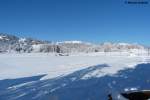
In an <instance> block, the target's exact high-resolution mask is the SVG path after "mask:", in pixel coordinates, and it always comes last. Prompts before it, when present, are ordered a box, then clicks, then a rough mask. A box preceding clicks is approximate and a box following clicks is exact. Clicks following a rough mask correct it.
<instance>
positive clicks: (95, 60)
mask: <svg viewBox="0 0 150 100" xmlns="http://www.w3.org/2000/svg"><path fill="white" fill-rule="evenodd" d="M118 54H119V53H118ZM55 55H56V54H52V53H22V54H0V69H1V70H0V80H3V79H14V78H21V77H29V76H36V75H41V74H47V75H46V76H45V77H43V78H42V80H44V79H50V78H55V77H59V76H62V75H63V76H64V75H68V74H70V73H73V72H75V71H78V70H81V69H85V68H88V67H92V66H95V65H99V64H107V65H108V66H110V67H104V68H102V69H100V70H96V71H93V72H90V73H88V74H86V75H85V76H83V77H82V79H88V78H90V77H101V76H104V75H114V74H116V73H117V72H118V71H120V70H124V69H127V68H134V67H135V65H137V64H140V63H145V62H148V61H149V60H147V59H149V57H145V56H131V55H128V54H127V55H126V54H124V55H116V53H115V54H113V53H112V55H109V54H108V55H106V54H105V53H100V54H98V53H97V54H92V53H91V54H78V55H70V56H55Z"/></svg>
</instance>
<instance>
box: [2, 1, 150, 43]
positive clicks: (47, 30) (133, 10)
mask: <svg viewBox="0 0 150 100" xmlns="http://www.w3.org/2000/svg"><path fill="white" fill-rule="evenodd" d="M124 1H125V0H0V32H3V33H9V34H15V35H18V36H20V37H33V38H37V39H44V40H52V41H63V40H81V41H89V42H96V43H99V42H105V41H110V42H133V43H140V44H146V45H149V44H150V41H149V38H150V27H149V26H150V20H149V18H150V4H148V5H138V4H137V5H133V4H130V5H129V4H125V3H124Z"/></svg>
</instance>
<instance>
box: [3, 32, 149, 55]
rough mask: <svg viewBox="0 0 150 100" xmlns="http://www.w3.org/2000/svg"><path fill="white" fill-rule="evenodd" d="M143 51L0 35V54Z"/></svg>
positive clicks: (123, 45) (126, 46) (126, 45)
mask: <svg viewBox="0 0 150 100" xmlns="http://www.w3.org/2000/svg"><path fill="white" fill-rule="evenodd" d="M135 49H136V50H139V49H140V50H145V49H146V47H145V46H143V45H139V44H131V43H125V42H118V43H111V42H104V43H101V44H94V43H90V42H83V41H77V40H73V41H62V42H51V41H43V40H38V39H33V38H22V37H17V36H15V35H10V34H7V33H0V52H20V53H24V52H26V53H31V52H44V53H45V52H56V53H73V52H77V53H78V52H85V53H89V52H120V51H121V52H123V51H130V50H135Z"/></svg>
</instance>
